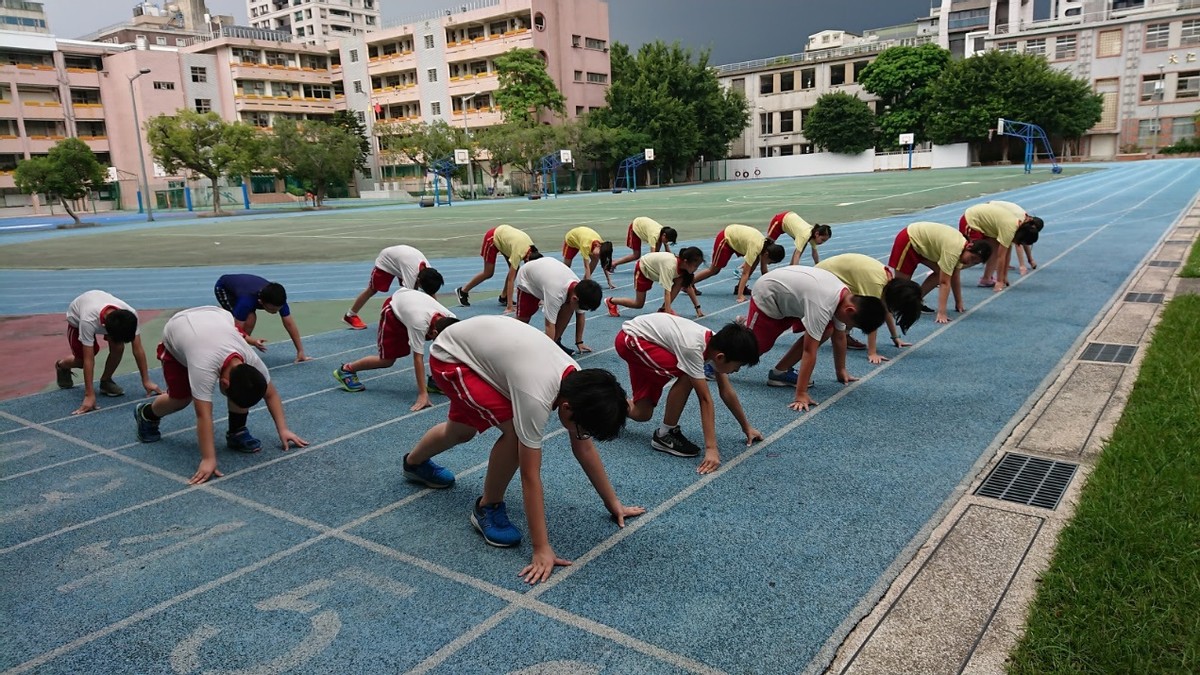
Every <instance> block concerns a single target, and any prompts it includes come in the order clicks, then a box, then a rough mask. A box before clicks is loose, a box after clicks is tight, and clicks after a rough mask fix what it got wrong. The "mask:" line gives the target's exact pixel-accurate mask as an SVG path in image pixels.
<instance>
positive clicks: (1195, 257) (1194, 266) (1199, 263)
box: [1179, 239, 1200, 279]
mask: <svg viewBox="0 0 1200 675" xmlns="http://www.w3.org/2000/svg"><path fill="white" fill-rule="evenodd" d="M1179 276H1181V277H1191V278H1193V279H1194V278H1196V277H1200V239H1197V240H1196V242H1195V243H1194V244H1192V253H1191V255H1189V256H1188V259H1187V264H1185V265H1184V266H1183V269H1182V270H1181V271H1180V272H1179Z"/></svg>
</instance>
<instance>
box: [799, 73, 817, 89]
mask: <svg viewBox="0 0 1200 675" xmlns="http://www.w3.org/2000/svg"><path fill="white" fill-rule="evenodd" d="M815 86H817V69H816V68H805V69H804V70H801V71H800V88H801V89H812V88H813V87H815Z"/></svg>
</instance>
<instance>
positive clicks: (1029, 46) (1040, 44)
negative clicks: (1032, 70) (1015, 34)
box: [1025, 38, 1046, 56]
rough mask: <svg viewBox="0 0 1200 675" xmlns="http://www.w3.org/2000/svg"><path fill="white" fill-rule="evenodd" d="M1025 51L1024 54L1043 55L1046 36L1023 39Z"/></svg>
mask: <svg viewBox="0 0 1200 675" xmlns="http://www.w3.org/2000/svg"><path fill="white" fill-rule="evenodd" d="M1025 53H1026V54H1041V55H1043V56H1045V54H1046V38H1038V39H1036V40H1026V41H1025Z"/></svg>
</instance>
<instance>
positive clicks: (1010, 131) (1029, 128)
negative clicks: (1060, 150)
mask: <svg viewBox="0 0 1200 675" xmlns="http://www.w3.org/2000/svg"><path fill="white" fill-rule="evenodd" d="M996 131H997V133H1000V134H1001V135H1005V134H1007V135H1009V136H1016V137H1017V138H1020V139H1021V140H1023V141H1025V173H1032V172H1033V160H1034V155H1035V154H1036V151H1037V142H1038V141H1039V140H1040V141H1041V142H1042V147H1043V148H1045V150H1046V156H1047V157H1049V158H1050V173H1062V166H1060V165H1059V163H1058V158H1056V157H1055V156H1054V149H1053V148H1051V147H1050V139H1049V138H1047V137H1046V132H1045V130H1043V129H1042V128H1041V127H1039V126H1038V125H1036V124H1031V123H1029V122H1016V121H1014V120H1006V119H1004V118H1003V117H1001V118H1000V123H999V124H998V125H997V127H996Z"/></svg>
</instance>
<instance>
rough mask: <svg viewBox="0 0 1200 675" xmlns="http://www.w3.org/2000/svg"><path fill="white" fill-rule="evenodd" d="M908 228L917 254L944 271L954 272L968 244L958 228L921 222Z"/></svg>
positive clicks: (947, 272) (909, 239) (911, 242)
mask: <svg viewBox="0 0 1200 675" xmlns="http://www.w3.org/2000/svg"><path fill="white" fill-rule="evenodd" d="M907 230H908V241H909V243H910V244H912V247H913V250H914V251H916V252H917V255H919V256H921V257H922V258H925V259H926V260H932V261H933V263H934V264H935V265H937V266H938V269H939V270H941V271H942V272H943V273H945V274H954V270H956V269H958V266H959V258H960V256H962V252H963V248H965V247H966V245H967V238H966V237H964V236H962V235H961V234H959V233H958V228H955V227H950V226H949V225H942V224H941V223H930V222H920V223H913V224H912V225H909V226H908V228H907Z"/></svg>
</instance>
